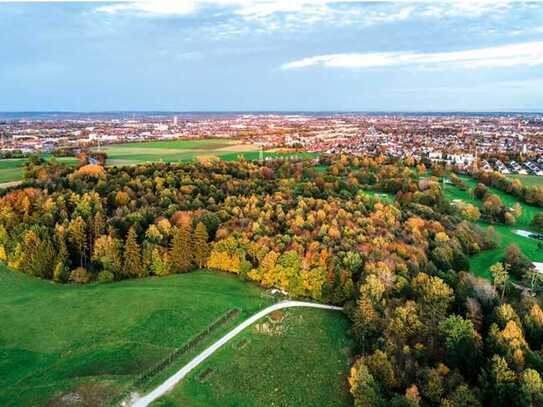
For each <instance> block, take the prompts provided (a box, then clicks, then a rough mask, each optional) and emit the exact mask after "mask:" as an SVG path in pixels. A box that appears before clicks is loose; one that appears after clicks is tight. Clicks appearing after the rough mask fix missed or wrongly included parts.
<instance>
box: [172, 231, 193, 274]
mask: <svg viewBox="0 0 543 407" xmlns="http://www.w3.org/2000/svg"><path fill="white" fill-rule="evenodd" d="M191 235H192V234H191V230H190V226H189V225H188V224H182V225H181V226H179V227H178V228H177V230H176V231H175V234H174V236H173V240H172V248H171V262H172V266H173V270H174V272H176V273H185V272H187V271H189V270H190V268H191V267H192V262H193V248H192V241H191V238H192V236H191Z"/></svg>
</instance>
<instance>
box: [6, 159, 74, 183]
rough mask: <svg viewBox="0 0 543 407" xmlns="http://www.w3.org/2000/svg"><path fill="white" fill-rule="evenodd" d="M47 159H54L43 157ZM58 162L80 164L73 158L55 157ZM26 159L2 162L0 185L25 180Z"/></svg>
mask: <svg viewBox="0 0 543 407" xmlns="http://www.w3.org/2000/svg"><path fill="white" fill-rule="evenodd" d="M43 157H44V158H46V159H52V158H53V157H52V156H51V155H48V154H44V155H43ZM55 159H56V160H57V161H60V162H65V163H67V164H72V165H75V164H77V163H78V162H79V160H78V159H76V158H72V157H55ZM26 161H27V159H26V158H12V159H3V160H0V184H3V183H7V182H14V181H21V180H22V179H23V170H24V165H25V163H26Z"/></svg>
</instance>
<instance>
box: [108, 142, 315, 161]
mask: <svg viewBox="0 0 543 407" xmlns="http://www.w3.org/2000/svg"><path fill="white" fill-rule="evenodd" d="M102 151H104V152H106V153H107V155H108V165H136V164H142V163H148V162H157V161H164V162H180V161H191V160H194V159H195V158H198V157H206V156H214V157H218V158H220V159H222V160H227V161H234V160H238V159H239V158H244V159H246V160H257V159H259V158H260V152H259V151H258V147H257V146H255V145H253V144H244V143H241V142H240V141H237V140H231V139H206V140H173V141H156V142H148V143H147V142H146V143H127V144H114V145H109V146H106V147H104V148H103V149H102ZM280 157H299V158H314V157H316V154H313V153H304V152H302V153H287V154H285V153H278V152H268V151H266V152H263V158H280Z"/></svg>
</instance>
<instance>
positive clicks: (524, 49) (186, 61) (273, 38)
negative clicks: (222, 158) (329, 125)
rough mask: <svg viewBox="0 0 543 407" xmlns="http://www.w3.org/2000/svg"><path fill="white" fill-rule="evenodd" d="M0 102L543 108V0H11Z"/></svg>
mask: <svg viewBox="0 0 543 407" xmlns="http://www.w3.org/2000/svg"><path fill="white" fill-rule="evenodd" d="M0 44H1V46H0V111H40V110H41V111H43V110H48V111H51V110H54V111H107V110H169V111H213V110H218V111H225V110H227V111H232V110H238V111H257V110H285V111H286V110H306V111H311V110H347V111H375V110H378V111H427V110H431V111H452V110H457V111H496V110H502V111H503V110H536V111H543V2H499V1H492V2H490V1H473V0H472V1H468V0H465V1H448V2H442V3H440V2H420V3H414V2H358V1H353V0H344V1H334V0H311V1H310V0H300V1H298V0H177V1H173V0H172V1H162V0H157V1H144V2H71V3H64V2H59V1H57V2H11V3H10V2H3V1H2V0H0Z"/></svg>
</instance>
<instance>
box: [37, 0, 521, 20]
mask: <svg viewBox="0 0 543 407" xmlns="http://www.w3.org/2000/svg"><path fill="white" fill-rule="evenodd" d="M34 1H35V0H34ZM363 3H375V4H379V5H381V6H386V7H389V8H391V7H396V8H399V9H401V13H395V12H390V13H381V17H383V19H384V20H386V19H387V18H386V17H387V14H391V15H396V18H400V19H402V18H407V17H409V15H410V14H411V13H412V12H413V11H415V10H416V11H417V12H418V13H417V14H418V15H421V16H426V17H435V18H446V17H454V16H465V17H481V16H482V15H484V14H487V13H492V12H495V11H499V10H502V11H503V10H506V9H507V8H508V6H509V5H510V4H512V3H518V4H522V2H520V1H515V0H508V1H505V0H501V1H496V0H444V1H439V2H434V1H431V0H422V1H418V2H416V3H413V2H412V1H409V0H399V1H398V0H396V1H393V2H383V1H380V0H366V1H364V2H362V1H360V0H137V1H130V0H120V1H116V2H115V1H114V2H112V3H111V4H108V5H104V6H100V7H98V9H97V10H98V11H100V12H106V13H110V14H115V13H121V12H136V13H139V14H147V15H187V14H192V13H194V12H196V11H198V10H200V9H203V8H206V7H214V8H232V9H233V12H234V14H236V15H239V16H242V17H246V18H249V19H258V18H264V17H269V16H272V15H274V14H277V13H293V14H298V13H300V14H303V13H310V14H315V13H318V14H321V13H323V12H330V11H335V12H342V13H343V14H348V13H350V12H352V11H353V10H354V9H360V8H363V9H364V14H369V15H372V14H374V13H373V12H372V11H371V9H369V8H366V7H364V4H363ZM393 19H394V17H393Z"/></svg>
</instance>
